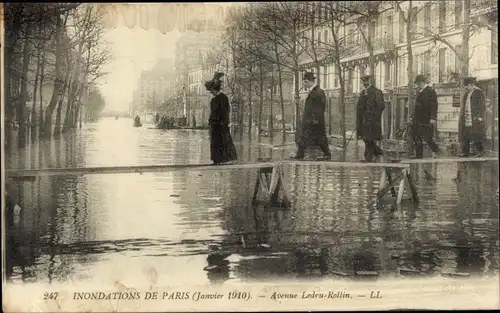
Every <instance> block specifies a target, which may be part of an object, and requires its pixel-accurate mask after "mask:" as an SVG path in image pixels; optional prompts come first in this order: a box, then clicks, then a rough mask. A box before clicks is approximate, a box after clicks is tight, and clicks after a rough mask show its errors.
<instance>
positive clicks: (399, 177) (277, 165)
mask: <svg viewBox="0 0 500 313" xmlns="http://www.w3.org/2000/svg"><path fill="white" fill-rule="evenodd" d="M485 161H498V157H483V158H443V159H417V160H397V161H393V162H387V163H361V162H336V161H295V160H293V161H292V160H280V161H274V162H271V161H269V162H257V163H245V164H223V165H212V164H178V165H173V164H166V165H142V166H103V167H85V168H45V169H9V170H5V171H4V172H5V176H6V178H7V179H11V180H21V181H30V180H31V181H32V180H36V178H37V177H40V176H57V175H77V176H82V175H92V174H126V173H138V174H143V173H152V172H173V171H223V170H241V169H255V170H257V172H258V175H257V180H256V182H255V185H254V192H253V202H255V201H256V199H257V197H258V194H259V192H262V193H264V195H265V196H266V203H267V204H268V205H273V206H274V205H280V206H284V207H288V206H289V205H290V201H289V196H288V191H287V188H286V183H285V179H284V176H283V166H284V165H299V166H301V165H323V166H326V167H341V168H346V167H349V168H370V167H372V168H373V167H375V168H382V171H381V177H380V183H379V186H378V193H377V196H376V199H375V200H379V199H381V198H382V197H383V196H385V195H386V194H387V193H388V192H389V191H390V192H391V196H392V197H394V198H396V203H397V204H398V205H399V204H400V203H401V201H402V197H403V194H404V191H405V187H406V186H408V187H409V191H410V193H411V197H412V200H413V201H414V202H415V203H417V202H418V201H419V198H418V192H417V189H416V187H415V184H414V182H413V179H412V176H411V174H410V165H411V164H422V163H457V162H485ZM396 186H398V189H397V191H396ZM280 191H281V193H282V195H283V196H282V199H281V200H279V199H278V197H279V193H280Z"/></svg>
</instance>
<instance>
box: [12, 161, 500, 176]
mask: <svg viewBox="0 0 500 313" xmlns="http://www.w3.org/2000/svg"><path fill="white" fill-rule="evenodd" d="M485 161H498V157H484V158H442V159H439V158H438V159H417V160H409V159H408V160H406V159H402V160H401V161H400V162H398V163H361V162H338V161H308V160H304V161H299V160H278V161H276V162H271V161H269V162H257V163H236V164H222V165H212V164H163V165H138V166H98V167H76V168H42V169H8V170H5V176H6V177H16V178H23V177H36V176H55V175H89V174H127V173H153V172H174V171H221V170H236V169H261V168H266V167H267V168H271V167H274V166H278V165H309V166H310V165H324V166H326V167H350V168H355V167H358V168H359V167H382V168H408V167H409V166H410V164H422V163H453V162H485Z"/></svg>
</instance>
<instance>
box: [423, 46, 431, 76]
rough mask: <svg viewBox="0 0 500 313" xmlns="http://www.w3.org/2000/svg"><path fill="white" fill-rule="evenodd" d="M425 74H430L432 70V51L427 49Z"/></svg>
mask: <svg viewBox="0 0 500 313" xmlns="http://www.w3.org/2000/svg"><path fill="white" fill-rule="evenodd" d="M424 56H425V57H424V75H426V76H430V72H431V51H430V50H427V51H425V53H424Z"/></svg>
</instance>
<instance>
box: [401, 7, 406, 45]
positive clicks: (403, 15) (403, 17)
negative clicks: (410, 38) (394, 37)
mask: <svg viewBox="0 0 500 313" xmlns="http://www.w3.org/2000/svg"><path fill="white" fill-rule="evenodd" d="M405 30H406V29H405V13H404V12H403V11H399V43H403V42H404V41H405V34H406V31H405Z"/></svg>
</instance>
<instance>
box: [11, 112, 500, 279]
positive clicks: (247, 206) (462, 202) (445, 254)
mask: <svg viewBox="0 0 500 313" xmlns="http://www.w3.org/2000/svg"><path fill="white" fill-rule="evenodd" d="M152 127H153V126H152V125H147V124H146V125H144V127H142V128H134V127H132V120H131V119H119V120H114V119H102V120H101V121H99V122H97V123H94V124H87V125H85V126H84V128H83V129H82V130H79V131H78V132H76V133H74V134H71V135H69V136H65V137H62V138H60V139H59V140H54V141H53V142H51V143H37V144H35V145H32V146H30V147H29V148H27V149H26V150H25V151H16V153H15V154H10V155H6V166H7V168H42V167H43V168H45V167H52V168H55V167H90V166H119V165H122V166H125V165H129V166H131V165H152V164H193V163H210V160H209V158H210V156H209V139H208V132H207V131H204V130H196V131H195V130H170V131H163V130H156V129H153V128H152ZM278 137H279V136H278ZM235 139H236V140H237V139H238V138H237V137H235ZM275 144H279V143H275ZM351 146H352V147H353V148H352V149H350V150H349V152H348V158H347V159H348V160H349V161H352V160H355V159H356V158H357V156H356V155H355V154H356V149H355V148H354V146H355V145H354V143H352V144H351ZM361 148H362V147H361ZM237 149H238V154H239V157H240V160H239V161H241V162H246V161H256V160H257V159H258V158H269V157H272V158H273V159H276V160H279V159H283V158H284V157H287V156H288V155H289V154H291V153H292V152H294V146H293V145H289V146H286V149H274V150H273V153H272V154H271V149H270V148H269V147H268V146H266V145H259V144H258V143H257V142H256V141H255V140H253V141H252V143H251V144H250V143H249V141H248V140H247V139H245V140H243V142H242V143H239V144H238V145H237ZM332 152H333V154H334V158H335V154H340V153H341V150H334V151H332ZM358 154H361V155H362V152H359V151H358ZM424 169H425V170H426V171H427V172H429V173H432V176H433V178H434V179H429V178H428V177H426V175H424ZM459 169H460V171H461V175H460V177H461V180H460V182H458V183H457V182H455V181H454V180H453V178H454V177H456V175H457V170H459ZM285 170H286V172H285V181H286V184H287V187H288V189H289V191H290V196H291V199H290V200H291V202H292V207H291V208H290V209H281V208H265V207H256V208H254V207H252V205H251V197H252V188H253V185H254V183H255V179H256V171H255V170H244V169H239V170H217V171H203V172H194V171H189V172H188V171H186V172H184V171H176V172H165V173H145V174H142V175H140V174H104V175H87V176H74V175H65V176H43V177H39V178H37V180H36V181H33V182H31V181H30V182H17V183H15V184H14V185H13V186H12V189H13V190H12V194H14V195H15V196H16V198H17V199H19V201H20V206H21V208H22V211H21V216H20V217H19V220H18V221H17V222H16V223H14V224H13V225H10V226H9V229H8V244H7V253H6V259H7V277H8V280H9V281H11V282H13V283H20V282H24V283H26V282H29V283H37V284H38V283H40V284H42V283H52V282H80V281H86V282H95V283H100V282H102V283H109V282H110V281H114V280H115V279H116V280H120V282H121V283H123V284H127V283H133V284H134V285H142V283H144V284H152V285H155V284H156V285H162V284H164V285H169V286H174V285H181V284H206V283H218V282H224V281H228V280H229V281H231V282H240V281H243V282H249V281H263V280H273V279H277V278H279V279H302V278H314V279H317V278H321V277H330V278H331V277H333V276H336V277H343V275H344V274H346V275H349V276H348V277H352V275H353V272H354V271H379V272H380V273H381V276H383V277H394V276H396V274H398V273H399V272H398V269H400V268H406V269H413V270H416V271H420V272H422V273H424V275H428V276H433V275H439V274H440V273H442V272H451V273H456V272H460V273H469V274H471V275H484V276H498V275H499V240H498V233H499V222H498V217H499V216H498V214H499V210H498V197H497V194H496V192H497V188H498V162H497V161H493V162H472V163H462V164H460V165H457V163H444V164H419V165H412V175H413V177H414V179H415V180H416V184H417V188H418V192H419V196H420V204H419V205H413V204H412V203H411V201H409V200H405V199H404V200H403V208H402V210H399V209H395V207H393V203H391V202H390V201H386V202H387V203H385V202H384V203H385V204H382V205H381V206H379V207H378V208H375V207H373V205H370V204H369V203H370V202H371V201H372V200H373V199H374V197H375V194H376V192H377V186H378V181H379V177H380V175H379V173H380V169H378V168H329V167H327V166H326V165H301V166H296V165H286V166H285ZM405 197H408V195H406V196H405ZM213 251H218V253H228V254H230V255H229V257H227V259H226V260H219V259H218V258H217V257H214V255H216V254H214V253H213ZM210 265H212V266H213V265H217V270H215V271H214V270H207V266H210ZM141 280H142V281H141Z"/></svg>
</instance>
